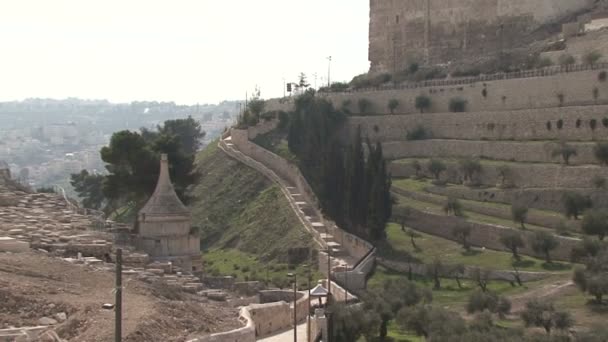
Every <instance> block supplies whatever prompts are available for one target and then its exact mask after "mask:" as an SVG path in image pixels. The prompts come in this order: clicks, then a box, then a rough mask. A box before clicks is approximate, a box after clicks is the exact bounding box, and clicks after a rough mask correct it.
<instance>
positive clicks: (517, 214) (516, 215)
mask: <svg viewBox="0 0 608 342" xmlns="http://www.w3.org/2000/svg"><path fill="white" fill-rule="evenodd" d="M511 217H512V218H513V222H517V223H519V224H521V229H526V226H525V224H526V219H527V218H528V207H527V206H525V205H523V204H522V203H517V202H515V203H513V204H512V205H511Z"/></svg>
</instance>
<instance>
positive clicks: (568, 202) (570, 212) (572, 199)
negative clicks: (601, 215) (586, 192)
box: [562, 192, 593, 220]
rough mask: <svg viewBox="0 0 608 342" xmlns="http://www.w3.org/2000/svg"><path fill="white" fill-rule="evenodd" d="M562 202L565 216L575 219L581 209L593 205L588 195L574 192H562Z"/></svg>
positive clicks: (581, 211)
mask: <svg viewBox="0 0 608 342" xmlns="http://www.w3.org/2000/svg"><path fill="white" fill-rule="evenodd" d="M562 203H563V205H564V214H565V216H566V217H567V218H574V219H575V220H578V217H579V216H580V215H581V214H582V213H583V211H585V210H586V209H589V208H591V207H592V206H593V203H592V202H591V199H590V198H589V197H587V196H583V195H581V194H579V193H576V192H566V193H564V194H563V196H562Z"/></svg>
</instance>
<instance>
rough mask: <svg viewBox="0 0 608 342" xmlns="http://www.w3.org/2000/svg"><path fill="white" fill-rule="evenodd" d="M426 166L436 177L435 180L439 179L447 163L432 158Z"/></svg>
mask: <svg viewBox="0 0 608 342" xmlns="http://www.w3.org/2000/svg"><path fill="white" fill-rule="evenodd" d="M426 168H427V170H428V171H429V172H430V173H431V174H432V175H433V176H434V177H435V180H439V177H440V176H441V173H442V172H443V171H445V170H446V169H447V167H446V166H445V164H444V163H443V162H442V161H440V160H438V159H431V160H430V161H429V163H428V164H427V166H426Z"/></svg>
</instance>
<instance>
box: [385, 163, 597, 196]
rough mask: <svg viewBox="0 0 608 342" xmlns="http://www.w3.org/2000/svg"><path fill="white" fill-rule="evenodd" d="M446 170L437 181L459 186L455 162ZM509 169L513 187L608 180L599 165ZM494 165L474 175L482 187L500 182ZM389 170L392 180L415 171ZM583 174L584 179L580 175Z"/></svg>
mask: <svg viewBox="0 0 608 342" xmlns="http://www.w3.org/2000/svg"><path fill="white" fill-rule="evenodd" d="M445 164H446V166H447V170H446V171H445V172H443V173H442V175H441V179H443V180H446V181H447V182H449V183H453V184H462V172H460V166H459V165H458V163H457V162H446V163H445ZM508 166H509V170H510V171H509V172H510V176H509V180H510V181H511V182H513V183H514V185H515V187H517V188H575V189H578V188H587V189H591V188H593V178H594V177H603V178H605V179H608V168H605V167H599V166H570V167H565V166H561V165H549V164H513V165H508ZM498 167H499V166H498V165H488V164H485V165H483V170H482V172H481V174H480V175H478V176H477V180H478V181H479V182H480V183H481V184H482V185H487V186H496V185H497V184H498V183H500V179H501V178H500V173H499V171H498ZM389 171H390V172H391V174H392V176H393V177H411V176H414V175H415V170H414V169H413V168H412V166H411V165H410V164H405V163H403V164H402V163H395V162H393V163H391V164H390V165H389ZM421 173H422V174H424V175H425V176H426V177H428V178H432V177H433V176H432V175H431V174H430V173H429V172H428V171H427V170H426V165H423V167H422V171H421ZM583 175H584V176H583Z"/></svg>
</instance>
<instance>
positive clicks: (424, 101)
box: [416, 95, 431, 113]
mask: <svg viewBox="0 0 608 342" xmlns="http://www.w3.org/2000/svg"><path fill="white" fill-rule="evenodd" d="M429 108H431V98H430V97H428V96H426V95H420V96H416V109H418V110H420V113H424V111H425V110H427V109H429Z"/></svg>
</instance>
